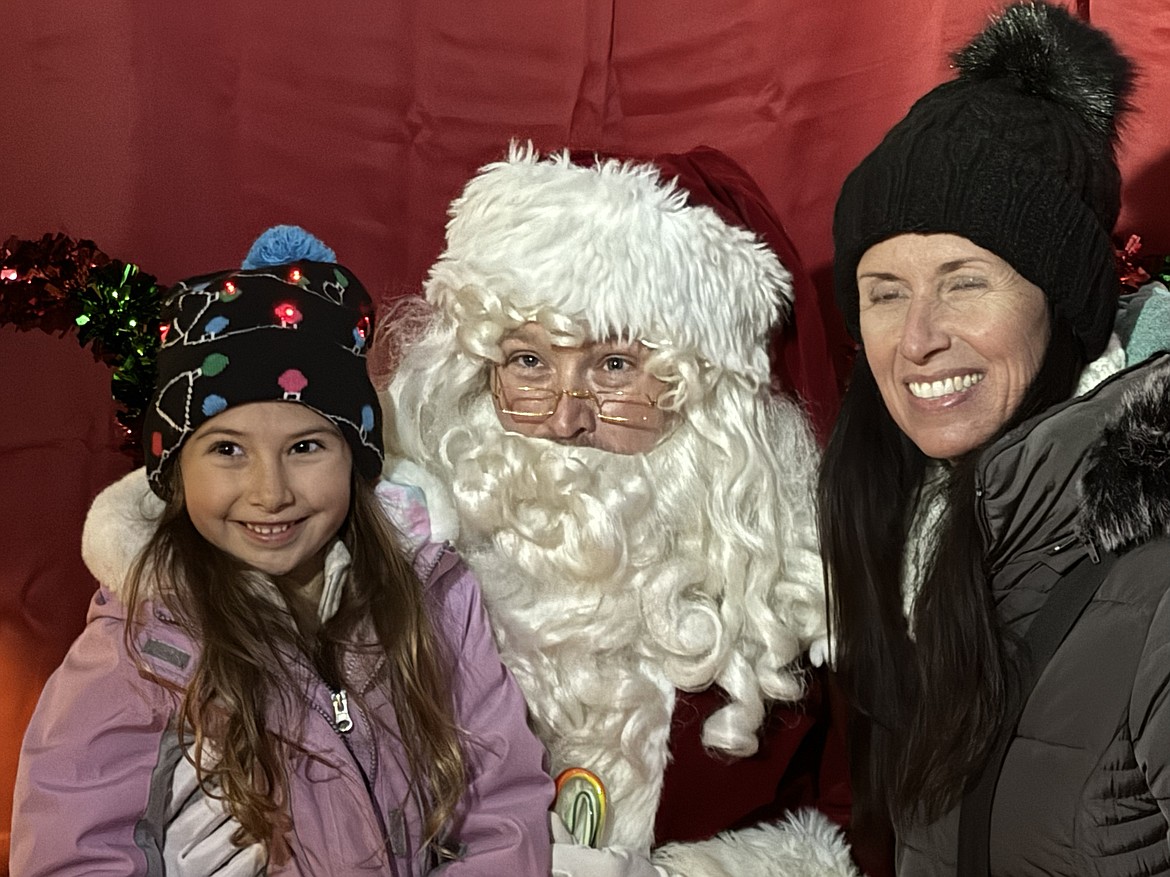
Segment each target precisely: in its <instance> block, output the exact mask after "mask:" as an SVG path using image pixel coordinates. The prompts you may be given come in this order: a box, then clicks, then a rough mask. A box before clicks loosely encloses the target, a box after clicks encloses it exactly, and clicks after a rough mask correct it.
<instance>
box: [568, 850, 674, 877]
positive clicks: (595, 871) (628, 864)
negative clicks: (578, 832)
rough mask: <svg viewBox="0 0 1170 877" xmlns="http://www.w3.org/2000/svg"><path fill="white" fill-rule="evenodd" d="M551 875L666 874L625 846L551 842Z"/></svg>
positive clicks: (625, 876)
mask: <svg viewBox="0 0 1170 877" xmlns="http://www.w3.org/2000/svg"><path fill="white" fill-rule="evenodd" d="M552 852H553V857H552V877H669V875H668V874H667V872H666V871H663V870H662V869H661V868H659V867H658V866H657V865H651V864H650V862H649V860H647V859H646V858H645V857H644V856H640V855H638V854H637V853H631V852H630V851H629V850H623V849H618V848H615V847H606V848H605V849H600V850H595V849H594V848H593V847H586V846H581V844H577V843H568V844H558V843H554V844H553V848H552Z"/></svg>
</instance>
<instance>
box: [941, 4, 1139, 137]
mask: <svg viewBox="0 0 1170 877" xmlns="http://www.w3.org/2000/svg"><path fill="white" fill-rule="evenodd" d="M954 60H955V66H957V67H958V68H959V78H960V79H961V80H966V81H968V82H977V81H985V80H991V79H1008V80H1012V81H1013V82H1014V84H1015V87H1016V88H1018V89H1019V90H1020V91H1021V92H1022V93H1024V94H1032V95H1036V96H1038V97H1043V98H1047V99H1049V100H1052V101H1055V102H1057V103H1059V104H1062V105H1064V106H1066V107H1068V108H1069V109H1071V110H1072V111H1073V112H1075V113H1077V115H1079V116H1080V117H1081V118H1082V119H1083V120H1084V122H1085V124H1086V126H1088V128H1089V129H1090V130H1092V131H1094V132H1096V133H1098V134H1100V135H1101V136H1103V137H1108V138H1113V137H1115V136H1116V134H1117V117H1118V115H1119V113H1120V112H1121V111H1122V110H1124V109H1125V108H1126V106H1127V98H1128V96H1129V93H1130V91H1131V89H1132V87H1133V68H1132V65H1131V64H1130V62H1129V61H1128V59H1126V58H1125V56H1123V55H1122V54H1121V53H1120V52H1119V51H1117V47H1116V46H1115V45H1114V44H1113V41H1112V40H1111V39H1109V37H1108V36H1106V35H1105V34H1103V33H1102V32H1101V31H1099V30H1096V29H1094V28H1092V27H1090V26H1089V25H1087V24H1085V23H1084V22H1083V21H1081V20H1080V19H1079V18H1077V17H1076V16H1074V15H1072V14H1071V13H1070V12H1068V11H1067V10H1066V9H1064V8H1062V7H1059V6H1052V5H1050V4H1048V3H1043V2H1034V3H1019V4H1016V5H1014V6H1009V7H1008V8H1007V9H1005V10H1004V12H1003V13H1002V14H1001V15H1000V16H999V17H998V18H997V19H996V20H995V21H993V22H992V23H991V24H990V25H988V27H987V29H986V30H984V31H983V33H981V34H979V36H977V37H975V39H974V40H972V41H971V43H970V45H968V46H967V47H966V48H965V49H963V50H962V51H960V52H958V53H957V54H956V55H955V59H954Z"/></svg>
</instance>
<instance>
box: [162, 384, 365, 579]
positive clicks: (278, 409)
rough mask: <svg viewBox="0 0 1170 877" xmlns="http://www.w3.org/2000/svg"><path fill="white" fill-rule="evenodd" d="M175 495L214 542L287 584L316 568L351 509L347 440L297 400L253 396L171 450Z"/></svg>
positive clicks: (317, 570) (313, 573)
mask: <svg viewBox="0 0 1170 877" xmlns="http://www.w3.org/2000/svg"><path fill="white" fill-rule="evenodd" d="M179 468H180V473H181V475H182V482H183V497H184V501H185V503H186V507H187V514H188V516H189V517H190V518H191V523H192V524H194V525H195V529H196V530H198V531H199V533H200V534H201V535H202V536H203V538H204V539H206V540H207V541H208V542H210V543H211V544H212V545H214V546H216V547H217V548H219V549H220V550H221V551H225V552H227V553H228V554H230V555H232V556H233V557H235V558H236V559H237V560H240V561H241V562H243V563H245V564H246V565H247V566H249V567H251V568H252V569H255V570H258V571H260V572H262V573H265V574H267V575H268V576H270V577H272V578H273V579H285V580H286V581H287V582H288V584H289V585H291V586H292V587H293V589H294V590H300V589H301V588H303V587H304V586H305V585H306V584H308V583H310V582H311V581H312V580H313V579H314V578H315V577H316V576H317V574H318V573H320V572H321V571H322V569H323V568H324V560H325V552H326V549H327V547H328V545H329V543H330V542H331V541H332V540H333V538H334V537H335V536H336V535H337V533H338V531H339V530H340V529H341V526H342V524H343V523H344V522H345V518H346V515H347V514H348V513H349V500H350V477H351V471H352V468H353V458H352V453H351V451H350V448H349V444H348V443H347V442H346V441H345V439H344V438H343V437H342V435H341V433H340V432H339V431H338V429H337V427H335V426H334V425H333V424H332V423H330V422H329V421H328V420H326V419H325V418H324V417H322V416H321V415H320V414H318V413H316V412H315V411H313V410H312V409H310V408H307V407H305V406H304V405H300V404H298V403H295V402H253V403H250V404H247V405H239V406H236V407H233V408H229V409H227V410H226V411H224V412H223V413H221V414H217V415H216V416H215V417H212V418H211V419H210V420H208V421H206V422H205V423H203V425H202V426H200V427H199V429H197V430H196V431H195V433H194V435H192V436H191V437H190V438H189V439H188V440H187V441H186V443H185V444H184V445H183V448H182V450H181V451H180V453H179Z"/></svg>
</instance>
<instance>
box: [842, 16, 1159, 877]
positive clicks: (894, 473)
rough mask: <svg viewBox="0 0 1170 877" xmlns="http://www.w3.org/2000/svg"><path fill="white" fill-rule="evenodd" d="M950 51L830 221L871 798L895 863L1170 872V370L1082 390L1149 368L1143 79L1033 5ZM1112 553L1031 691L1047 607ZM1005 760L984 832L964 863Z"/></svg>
mask: <svg viewBox="0 0 1170 877" xmlns="http://www.w3.org/2000/svg"><path fill="white" fill-rule="evenodd" d="M956 62H957V66H958V68H959V75H958V78H957V79H956V80H955V81H952V82H948V83H946V84H944V85H941V86H939V87H938V88H936V89H934V90H933V91H932V92H930V93H929V94H927V95H926V96H925V97H924V98H922V99H921V100H920V101H919V102H918V103H917V104H916V105H915V106H914V107H913V108H912V109H911V110H910V112H909V113H908V115H907V116H906V118H905V119H903V120H902V121H901V122H899V123H898V125H896V126H895V127H894V129H893V130H892V131H891V132H890V133H889V135H887V137H886V138H885V140H884V141H883V142H882V143H881V144H880V145H879V146H878V147H877V148H876V149H875V150H874V151H873V153H871V154H870V155H869V156H868V157H867V158H866V159H865V160H864V161H863V162H862V163H861V165H860V166H859V167H858V168H857V169H856V170H855V171H854V172H853V174H851V175H850V177H849V179H848V180H847V181H846V183H845V186H844V188H843V191H842V194H841V198H840V201H839V202H838V206H837V214H836V218H835V222H834V237H835V243H836V264H835V270H836V283H837V297H838V303H839V305H840V307H841V309H842V311H843V312H844V314H845V318H846V322H847V325H848V326H849V328H850V330H851V332H852V333H853V335H854V337H855V338H857V339H858V340H859V341H860V342H861V349H860V351H859V354H858V357H857V360H856V365H855V370H854V375H853V380H852V383H851V386H850V388H849V391H848V393H847V395H846V399H845V402H844V406H843V409H842V413H841V416H840V419H839V421H838V423H837V426H836V428H835V431H834V433H833V436H832V438H831V440H830V443H829V447H828V449H827V453H826V457H825V462H824V466H823V470H822V475H821V482H820V505H821V508H820V514H821V526H822V539H823V551H824V555H825V560H826V566H827V572H828V576H829V578H830V584H831V589H832V590H831V597H832V608H833V624H834V627H835V630H834V633H835V637H836V642H837V652H836V656H835V657H836V665H837V668H838V670H839V672H840V675H841V677H842V681H843V683H844V684H845V686H846V689H847V691H848V693H849V695H850V697H851V700H852V704H853V706H854V708H855V713H856V717H857V721H856V726H857V727H856V735H855V737H854V744H855V746H854V749H855V753H854V755H855V768H854V777H855V788H856V791H855V800H857V801H858V804H859V806H860V807H863V808H868V809H869V811H870V813H871V814H873V813H881V814H882V815H888V816H889V817H890V818H891V819H892V821H893V823H894V826H895V830H896V833H897V839H898V849H897V867H898V873H899V874H901V875H919V874H932V875H933V874H954V873H956V869H957V867H958V865H957V863H962V865H963V866H964V867H965V866H967V865H969V864H970V861H971V860H970V857H969V856H968V855H967V851H968V850H969V849H976V850H979V849H982V851H984V853H986V851H987V850H988V847H989V854H990V870H991V872H992V873H996V874H1012V875H1022V874H1089V873H1093V874H1154V873H1168V872H1170V844H1168V843H1167V829H1168V825H1170V770H1166V769H1165V768H1167V767H1170V707H1167V706H1166V705H1165V704H1164V703H1163V700H1164V697H1163V696H1162V692H1164V690H1165V689H1166V688H1167V687H1170V686H1168V684H1167V683H1170V660H1167V657H1168V656H1167V652H1170V616H1168V613H1170V606H1164V605H1163V595H1164V593H1165V592H1166V591H1167V589H1168V587H1167V586H1168V585H1170V539H1167V538H1166V533H1167V531H1168V530H1170V453H1168V451H1167V445H1168V444H1170V442H1168V439H1167V435H1168V434H1170V422H1168V421H1170V359H1168V358H1166V357H1154V358H1152V359H1150V360H1149V361H1148V362H1147V363H1146V364H1144V365H1138V366H1135V367H1133V368H1131V369H1129V370H1126V371H1122V373H1120V374H1118V375H1117V376H1115V377H1113V378H1111V379H1110V380H1108V381H1105V382H1104V383H1101V384H1100V385H1099V386H1097V387H1096V388H1095V389H1091V390H1088V391H1087V392H1084V394H1083V395H1078V381H1082V382H1083V385H1084V386H1082V387H1080V388H1079V389H1080V390H1084V389H1085V387H1087V386H1090V385H1092V384H1094V383H1096V382H1097V381H1098V380H1099V379H1100V377H1101V376H1102V375H1103V374H1108V373H1109V372H1112V371H1120V370H1121V369H1123V368H1124V367H1125V366H1126V365H1127V364H1128V365H1134V364H1133V363H1132V362H1131V363H1127V362H1126V359H1125V351H1124V350H1123V349H1122V347H1121V344H1122V343H1123V342H1124V341H1125V339H1126V338H1127V331H1128V326H1127V325H1122V321H1121V320H1118V321H1117V322H1116V323H1115V320H1114V313H1115V312H1116V309H1117V304H1118V302H1117V297H1116V289H1117V282H1116V280H1115V277H1114V271H1113V261H1112V248H1111V245H1110V241H1109V236H1108V235H1109V232H1110V230H1111V229H1112V227H1113V224H1114V222H1115V220H1116V217H1117V213H1118V200H1119V190H1120V183H1119V177H1118V172H1117V167H1116V163H1115V160H1114V142H1115V139H1116V120H1117V116H1118V114H1119V113H1120V111H1121V109H1122V108H1123V107H1124V105H1125V102H1126V98H1127V95H1128V93H1129V90H1130V84H1131V79H1132V73H1131V69H1130V65H1129V63H1128V62H1127V61H1126V59H1125V58H1124V57H1122V56H1121V55H1120V54H1119V53H1118V52H1117V50H1116V49H1115V48H1114V46H1113V44H1112V43H1111V41H1110V40H1109V39H1108V38H1107V37H1106V36H1104V35H1103V34H1101V33H1100V32H1097V31H1095V30H1093V29H1092V28H1090V27H1088V26H1087V25H1085V24H1083V23H1081V22H1080V21H1079V20H1077V19H1076V18H1074V17H1072V16H1071V15H1070V14H1069V13H1067V12H1065V11H1064V10H1063V9H1060V8H1057V7H1052V6H1048V5H1045V4H1042V3H1036V4H1026V5H1025V4H1021V5H1017V6H1013V7H1011V8H1009V9H1007V10H1006V11H1005V12H1004V13H1003V15H1002V16H1001V17H1000V18H999V19H998V20H997V21H995V22H993V23H992V24H991V25H990V26H989V27H988V29H987V30H986V31H985V32H984V33H983V34H981V35H980V36H979V37H977V38H976V39H975V41H974V42H972V43H971V45H969V46H968V47H967V48H966V49H964V50H963V51H962V52H960V53H959V54H958V56H957V57H956ZM1087 363H1090V364H1091V366H1090V367H1086V364H1087ZM1105 552H1114V553H1116V555H1117V559H1116V561H1114V562H1112V565H1111V566H1109V567H1108V572H1107V574H1106V575H1105V577H1104V582H1103V583H1102V584H1101V585H1100V586H1099V589H1098V590H1097V591H1096V594H1095V597H1094V598H1093V599H1092V602H1091V603H1089V605H1088V607H1087V608H1086V609H1084V611H1083V612H1082V613H1081V614H1080V616H1079V620H1077V621H1076V623H1075V625H1074V626H1073V627H1072V630H1071V632H1069V633H1068V634H1067V636H1065V637H1064V639H1063V642H1061V644H1060V646H1059V648H1058V649H1057V651H1056V653H1055V655H1053V656H1052V658H1051V660H1050V661H1049V662H1048V663H1047V664H1046V666H1044V667H1043V668H1042V673H1041V675H1040V678H1039V681H1038V682H1036V684H1035V688H1034V689H1033V690H1032V691H1031V695H1030V697H1029V696H1027V684H1028V681H1029V675H1030V673H1031V669H1030V668H1031V667H1032V666H1033V665H1034V663H1035V662H1036V661H1037V660H1038V658H1037V657H1036V656H1037V655H1039V653H1040V652H1039V648H1038V647H1035V646H1034V645H1033V644H1032V643H1031V642H1029V639H1028V631H1029V628H1030V627H1031V624H1032V622H1033V620H1034V619H1036V618H1037V617H1040V616H1039V612H1040V610H1041V608H1042V607H1043V606H1044V605H1045V604H1046V603H1047V602H1048V601H1049V599H1050V597H1051V595H1056V594H1061V593H1065V594H1067V593H1068V588H1067V583H1068V582H1069V581H1070V579H1069V578H1067V577H1066V575H1065V574H1066V573H1068V574H1069V575H1071V574H1072V572H1073V567H1074V566H1080V565H1081V563H1082V561H1083V564H1084V566H1085V569H1087V570H1090V571H1091V570H1093V568H1094V567H1097V568H1098V569H1099V570H1104V569H1106V567H1104V566H1100V565H1099V564H1098V563H1097V561H1098V560H1099V559H1100V558H1101V557H1102V556H1104V557H1105V558H1106V561H1107V562H1108V557H1109V555H1106V554H1105ZM1086 557H1088V558H1089V559H1087V560H1084V558H1086ZM1062 585H1064V586H1066V587H1064V588H1063V589H1062V587H1061V586H1062ZM1042 627H1043V625H1040V624H1038V625H1037V628H1038V629H1039V628H1042ZM1057 641H1058V642H1059V641H1060V640H1059V638H1058V639H1057ZM1017 700H1018V701H1020V702H1023V703H1024V706H1023V710H1022V714H1018V711H1017V710H1016V709H1013V704H1014V703H1015V702H1016V701H1017ZM1017 714H1018V725H1017V724H1016V722H1017ZM1001 736H1002V739H1003V740H1004V741H1005V742H1004V744H1003V745H1004V746H1006V756H1005V757H1004V758H1003V761H1002V771H1000V769H999V767H1000V766H999V759H998V758H994V759H993V758H992V755H993V753H994V752H995V750H996V746H997V742H998V741H999V740H1000V739H1001ZM985 765H987V771H988V772H989V776H990V778H991V779H992V780H994V779H995V778H996V777H998V786H994V787H992V788H994V790H995V791H994V798H993V806H992V809H991V817H990V829H989V835H988V833H984V834H983V836H982V838H980V837H979V836H978V835H973V836H974V837H975V841H974V843H973V845H972V846H970V847H967V846H964V847H960V840H959V822H960V816H959V812H960V804H961V803H962V804H963V808H964V810H965V814H964V817H965V818H966V817H967V814H974V813H975V812H976V808H975V806H974V803H973V799H964V794H965V793H967V792H969V791H971V790H972V789H973V788H974V787H975V786H976V785H977V783H978V781H979V779H980V777H981V776H982V774H983V772H984V767H985ZM965 800H966V801H967V802H968V803H963V802H964V801H965ZM971 818H972V819H973V818H974V817H973V816H972V817H971ZM969 837H971V836H968V838H969ZM988 837H989V839H988ZM967 842H968V840H964V841H963V843H967ZM980 844H981V845H982V846H980ZM960 848H961V849H963V850H964V852H963V853H962V854H960V852H959V850H960ZM986 872H987V870H986V866H984V870H983V873H986ZM972 873H974V871H972Z"/></svg>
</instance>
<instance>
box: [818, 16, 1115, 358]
mask: <svg viewBox="0 0 1170 877" xmlns="http://www.w3.org/2000/svg"><path fill="white" fill-rule="evenodd" d="M954 60H955V65H956V67H957V68H958V70H959V75H958V78H957V79H956V80H954V81H951V82H947V83H944V84H943V85H940V86H938V87H937V88H935V89H934V90H933V91H931V92H929V93H927V94H926V95H925V96H924V97H923V98H921V99H920V100H919V101H918V102H917V103H916V104H915V105H914V106H913V107H912V108H911V109H910V112H909V113H907V114H906V117H905V118H904V119H902V121H900V122H899V123H898V124H897V125H895V126H894V128H893V129H892V130H891V131H890V132H889V134H887V135H886V137H885V139H884V140H883V141H882V142H881V143H880V144H879V145H878V147H877V148H876V149H875V150H874V151H873V152H871V153H870V154H869V155H868V156H867V157H866V158H865V159H864V160H863V161H862V162H861V164H860V165H858V167H857V168H856V169H855V170H854V171H853V173H851V174H850V175H849V177H848V178H847V179H846V181H845V185H844V187H843V188H842V190H841V197H840V199H839V200H838V201H837V209H836V214H835V216H834V219H833V239H834V245H835V257H834V266H833V267H834V276H835V284H836V294H837V304H838V307H840V309H841V312H842V313H843V314H844V316H845V324H846V326H847V328H848V329H849V332H850V333H851V334H852V335H853V337H854V338H855V339H860V330H859V316H858V291H857V263H858V262H859V261H860V260H861V257H862V256H863V255H864V254H865V252H866V250H868V249H869V248H870V247H872V246H873V245H874V244H876V243H879V242H881V241H883V240H886V239H887V238H891V237H894V236H896V235H899V234H903V233H921V234H931V233H949V234H955V235H959V236H961V237H964V238H967V239H968V240H970V241H971V242H972V243H974V244H977V245H978V246H980V247H983V248H984V249H986V250H990V251H991V252H993V253H995V254H996V255H998V256H999V257H1000V258H1001V259H1003V260H1004V261H1006V262H1007V263H1008V264H1010V265H1011V266H1012V267H1013V268H1015V269H1016V271H1018V272H1019V273H1020V274H1021V275H1022V276H1023V277H1025V278H1026V279H1027V280H1029V281H1031V282H1032V283H1034V284H1035V285H1036V286H1038V287H1039V288H1040V289H1041V290H1043V291H1044V293H1045V294H1046V295H1047V296H1048V298H1049V300H1050V301H1051V303H1052V306H1053V308H1054V310H1055V311H1056V312H1057V313H1058V314H1059V315H1061V316H1063V317H1064V318H1065V319H1066V320H1067V321H1068V322H1069V324H1070V325H1071V326H1072V328H1073V331H1074V333H1075V334H1076V337H1077V338H1078V340H1079V341H1080V344H1081V346H1082V348H1083V352H1084V354H1085V356H1086V358H1087V359H1094V358H1096V357H1097V356H1098V355H1100V353H1101V351H1102V350H1104V348H1105V345H1106V343H1107V342H1108V340H1109V333H1110V331H1111V327H1112V325H1113V317H1114V311H1115V308H1116V303H1117V291H1118V285H1117V277H1116V272H1115V269H1114V260H1113V247H1112V244H1111V242H1110V239H1109V234H1110V232H1112V230H1113V225H1114V223H1115V222H1116V221H1117V214H1118V211H1119V206H1120V189H1121V179H1120V175H1119V173H1118V170H1117V162H1116V159H1115V156H1114V144H1115V141H1116V139H1117V118H1118V115H1119V114H1120V113H1121V112H1122V111H1123V110H1124V109H1125V107H1126V100H1127V97H1128V95H1129V92H1130V89H1131V87H1132V80H1133V71H1132V67H1131V65H1130V62H1129V61H1128V60H1127V59H1126V58H1125V57H1124V56H1123V55H1121V54H1120V53H1119V52H1118V51H1117V49H1116V47H1115V46H1114V44H1113V42H1112V41H1111V40H1110V39H1109V37H1107V36H1106V35H1105V34H1103V33H1102V32H1100V31H1098V30H1096V29H1094V28H1092V27H1090V26H1089V25H1088V24H1085V23H1084V22H1082V21H1081V20H1079V19H1078V18H1076V17H1074V16H1073V15H1072V14H1070V13H1069V12H1067V11H1066V10H1064V9H1063V8H1061V7H1058V6H1051V5H1049V4H1047V3H1039V2H1037V3H1021V4H1017V5H1013V6H1009V7H1008V8H1007V9H1006V10H1004V12H1003V13H1002V15H1000V16H999V17H998V18H997V19H996V20H995V21H993V22H992V23H991V24H990V25H989V26H988V27H987V29H986V30H984V31H983V33H981V34H980V35H979V36H977V37H976V38H975V39H974V40H973V41H972V42H971V44H970V45H968V46H967V47H966V48H965V49H963V50H962V51H960V52H959V53H958V54H957V55H956V56H955V59H954Z"/></svg>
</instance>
